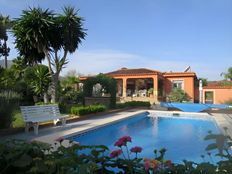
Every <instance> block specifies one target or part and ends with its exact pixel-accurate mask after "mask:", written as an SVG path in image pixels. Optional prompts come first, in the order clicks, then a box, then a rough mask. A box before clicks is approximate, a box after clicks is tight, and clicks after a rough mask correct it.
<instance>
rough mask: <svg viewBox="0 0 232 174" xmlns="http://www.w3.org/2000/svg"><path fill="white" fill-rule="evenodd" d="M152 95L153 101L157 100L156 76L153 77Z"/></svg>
mask: <svg viewBox="0 0 232 174" xmlns="http://www.w3.org/2000/svg"><path fill="white" fill-rule="evenodd" d="M153 96H154V100H155V102H158V76H157V75H156V76H154V77H153Z"/></svg>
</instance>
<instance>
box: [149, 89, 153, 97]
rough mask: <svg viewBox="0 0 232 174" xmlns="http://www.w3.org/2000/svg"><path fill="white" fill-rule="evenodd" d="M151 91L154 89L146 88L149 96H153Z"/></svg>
mask: <svg viewBox="0 0 232 174" xmlns="http://www.w3.org/2000/svg"><path fill="white" fill-rule="evenodd" d="M153 91H154V89H153V88H150V89H149V90H148V94H149V97H153Z"/></svg>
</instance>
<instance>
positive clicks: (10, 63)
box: [0, 59, 13, 67]
mask: <svg viewBox="0 0 232 174" xmlns="http://www.w3.org/2000/svg"><path fill="white" fill-rule="evenodd" d="M12 64H13V61H12V60H7V65H8V67H11V65H12ZM0 66H1V67H5V61H4V60H2V59H1V60H0Z"/></svg>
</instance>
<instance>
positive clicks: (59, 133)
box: [0, 109, 232, 144]
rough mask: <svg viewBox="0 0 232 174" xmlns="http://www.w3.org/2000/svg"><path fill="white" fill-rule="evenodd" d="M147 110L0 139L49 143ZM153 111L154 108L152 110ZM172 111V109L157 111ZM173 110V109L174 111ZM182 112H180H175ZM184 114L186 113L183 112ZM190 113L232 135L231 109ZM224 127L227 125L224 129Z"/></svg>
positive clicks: (110, 115)
mask: <svg viewBox="0 0 232 174" xmlns="http://www.w3.org/2000/svg"><path fill="white" fill-rule="evenodd" d="M146 111H149V110H145V109H143V110H141V109H132V110H127V111H122V112H118V113H111V114H107V115H104V116H96V117H94V116H93V117H92V118H91V119H86V120H83V121H77V122H74V123H69V124H66V126H64V127H63V126H54V127H49V128H43V129H39V135H34V132H33V131H31V132H29V133H24V132H22V133H18V134H14V135H11V136H8V137H3V138H0V141H3V140H6V139H11V138H13V139H23V140H26V141H34V140H35V141H41V142H45V143H49V144H53V143H54V141H55V140H56V139H58V138H60V137H69V136H72V135H75V134H77V133H82V132H85V131H87V130H91V129H96V128H97V127H101V126H103V125H107V124H110V123H112V122H115V121H120V120H122V119H125V118H129V117H133V116H134V115H136V114H141V113H144V112H146ZM152 111H153V112H154V110H152ZM158 112H164V113H165V112H166V113H172V112H173V111H158ZM174 112H175V111H174ZM175 113H182V112H175ZM185 114H186V113H185ZM188 114H191V115H194V114H196V115H202V116H203V115H211V116H212V117H214V118H215V120H216V122H217V124H218V126H219V127H220V128H221V130H222V131H223V133H226V134H229V135H230V136H231V137H232V111H229V112H217V111H208V114H207V113H188ZM224 127H227V130H226V131H225V129H224Z"/></svg>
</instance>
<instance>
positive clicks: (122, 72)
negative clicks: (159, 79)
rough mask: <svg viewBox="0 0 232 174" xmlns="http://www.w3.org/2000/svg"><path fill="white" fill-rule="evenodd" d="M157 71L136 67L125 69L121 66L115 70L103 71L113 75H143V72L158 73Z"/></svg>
mask: <svg viewBox="0 0 232 174" xmlns="http://www.w3.org/2000/svg"><path fill="white" fill-rule="evenodd" d="M158 73H160V72H159V71H155V70H150V69H146V68H137V69H127V68H121V69H119V70H116V71H112V72H109V73H105V75H109V76H115V75H145V74H158Z"/></svg>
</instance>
